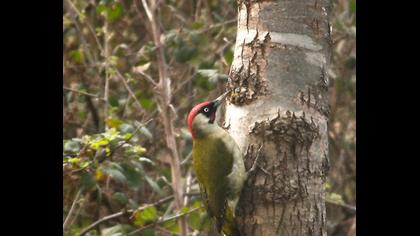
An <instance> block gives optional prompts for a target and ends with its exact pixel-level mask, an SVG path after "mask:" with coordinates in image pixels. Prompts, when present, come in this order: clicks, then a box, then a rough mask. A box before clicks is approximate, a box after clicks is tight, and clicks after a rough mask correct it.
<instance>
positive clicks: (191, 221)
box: [188, 211, 201, 230]
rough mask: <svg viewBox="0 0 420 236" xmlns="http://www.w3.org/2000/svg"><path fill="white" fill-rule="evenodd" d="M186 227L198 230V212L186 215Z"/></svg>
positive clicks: (199, 220)
mask: <svg viewBox="0 0 420 236" xmlns="http://www.w3.org/2000/svg"><path fill="white" fill-rule="evenodd" d="M188 225H189V226H190V227H191V228H193V229H195V230H200V228H201V216H200V212H199V211H194V212H192V213H190V214H189V215H188Z"/></svg>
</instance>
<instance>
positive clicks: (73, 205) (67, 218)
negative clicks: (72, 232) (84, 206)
mask: <svg viewBox="0 0 420 236" xmlns="http://www.w3.org/2000/svg"><path fill="white" fill-rule="evenodd" d="M81 192H82V191H81V190H80V189H79V191H77V193H76V197H74V200H73V203H72V204H71V207H70V211H69V213H68V214H67V217H66V219H65V220H64V223H63V231H65V230H66V229H67V227H68V225H69V222H70V218H71V216H72V215H73V212H74V210H75V209H76V203H77V202H78V201H79V198H80V194H81Z"/></svg>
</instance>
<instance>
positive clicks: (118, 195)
mask: <svg viewBox="0 0 420 236" xmlns="http://www.w3.org/2000/svg"><path fill="white" fill-rule="evenodd" d="M113 198H114V199H115V200H117V202H118V203H120V204H121V205H125V204H127V202H128V198H127V196H126V195H125V193H122V192H116V193H114V194H113Z"/></svg>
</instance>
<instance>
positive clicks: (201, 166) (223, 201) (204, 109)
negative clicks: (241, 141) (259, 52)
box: [187, 91, 247, 236]
mask: <svg viewBox="0 0 420 236" xmlns="http://www.w3.org/2000/svg"><path fill="white" fill-rule="evenodd" d="M229 92H230V91H227V92H225V93H224V94H222V95H221V96H219V97H218V98H216V99H215V100H212V101H206V102H202V103H199V104H197V105H195V106H194V107H193V108H192V109H191V111H190V112H189V114H188V117H187V123H188V128H189V131H190V133H191V136H192V140H193V148H192V167H193V170H194V171H195V174H196V177H197V180H198V184H199V188H200V193H201V197H202V201H203V205H204V207H205V209H206V211H207V214H208V215H209V216H210V217H211V218H212V220H213V222H215V227H216V230H217V232H218V233H220V232H223V233H224V234H225V235H226V236H238V235H240V234H239V230H238V227H237V225H236V223H235V220H234V219H235V209H236V206H237V204H238V200H239V197H240V194H241V191H242V188H243V186H244V182H245V180H246V178H247V172H246V171H245V164H244V161H243V156H242V153H241V150H240V148H239V146H238V144H237V143H236V142H235V140H234V139H233V137H232V136H231V135H230V134H229V133H228V132H227V131H226V130H225V129H223V128H222V127H220V126H219V125H217V123H215V119H216V113H217V109H218V107H219V106H220V104H222V102H223V101H224V99H225V97H226V96H227V95H228V93H229Z"/></svg>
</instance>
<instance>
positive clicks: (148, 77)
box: [134, 70, 157, 86]
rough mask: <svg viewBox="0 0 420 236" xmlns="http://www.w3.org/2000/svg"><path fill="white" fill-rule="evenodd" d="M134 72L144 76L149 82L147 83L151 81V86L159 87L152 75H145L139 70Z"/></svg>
mask: <svg viewBox="0 0 420 236" xmlns="http://www.w3.org/2000/svg"><path fill="white" fill-rule="evenodd" d="M134 72H135V73H138V74H140V75H142V76H143V77H144V78H146V80H147V81H149V82H150V83H151V84H153V85H154V86H156V85H157V83H156V81H154V80H153V79H152V77H151V76H150V75H148V74H146V73H144V72H143V71H139V70H137V71H134Z"/></svg>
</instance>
